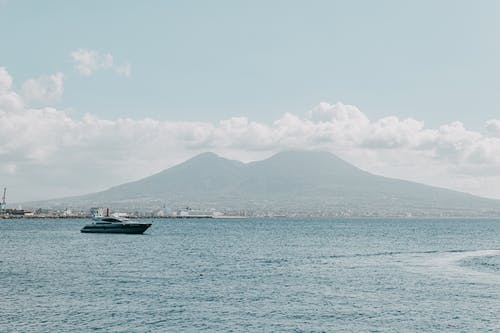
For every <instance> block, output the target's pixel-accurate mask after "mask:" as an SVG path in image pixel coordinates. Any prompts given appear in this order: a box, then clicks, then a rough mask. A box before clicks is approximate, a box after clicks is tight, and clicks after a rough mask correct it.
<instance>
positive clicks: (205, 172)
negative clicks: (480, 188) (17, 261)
mask: <svg viewBox="0 0 500 333" xmlns="http://www.w3.org/2000/svg"><path fill="white" fill-rule="evenodd" d="M40 204H41V203H40ZM45 204H49V206H73V207H91V206H101V207H102V206H107V207H114V208H116V209H135V208H141V207H142V208H154V207H161V206H163V205H166V206H167V207H171V208H173V209H176V208H179V207H186V206H190V207H195V208H198V209H209V208H213V209H217V210H220V211H242V210H244V211H245V212H249V213H250V214H256V215H258V214H262V213H270V214H287V215H316V216H367V215H371V216H405V215H415V216H492V215H499V214H500V200H493V199H487V198H481V197H477V196H473V195H471V194H467V193H462V192H457V191H452V190H448V189H443V188H438V187H432V186H427V185H423V184H418V183H414V182H410V181H405V180H399V179H392V178H387V177H382V176H377V175H374V174H371V173H369V172H366V171H363V170H361V169H359V168H357V167H355V166H354V165H352V164H349V163H348V162H346V161H344V160H342V159H340V158H338V157H337V156H335V155H334V154H331V153H327V152H316V151H286V152H281V153H278V154H276V155H274V156H272V157H270V158H268V159H265V160H262V161H257V162H251V163H242V162H239V161H234V160H229V159H225V158H222V157H220V156H218V155H216V154H214V153H203V154H201V155H198V156H196V157H193V158H191V159H189V160H187V161H185V162H183V163H181V164H178V165H176V166H173V167H171V168H169V169H166V170H164V171H161V172H159V173H157V174H154V175H152V176H149V177H146V178H143V179H141V180H138V181H134V182H130V183H126V184H122V185H119V186H115V187H112V188H110V189H108V190H105V191H102V192H98V193H93V194H88V195H83V196H78V197H71V198H64V199H59V200H52V201H49V202H45Z"/></svg>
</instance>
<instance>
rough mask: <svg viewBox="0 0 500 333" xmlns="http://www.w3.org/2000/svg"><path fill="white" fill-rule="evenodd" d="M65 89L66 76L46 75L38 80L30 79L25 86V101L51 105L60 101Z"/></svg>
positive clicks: (57, 74)
mask: <svg viewBox="0 0 500 333" xmlns="http://www.w3.org/2000/svg"><path fill="white" fill-rule="evenodd" d="M63 89H64V75H63V74H62V73H56V74H52V75H44V76H41V77H39V78H36V79H29V80H27V81H26V82H25V83H24V84H23V97H24V100H25V101H28V102H31V101H34V102H40V103H51V102H55V101H58V100H59V99H60V98H61V96H62V94H63Z"/></svg>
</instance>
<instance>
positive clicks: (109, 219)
mask: <svg viewBox="0 0 500 333" xmlns="http://www.w3.org/2000/svg"><path fill="white" fill-rule="evenodd" d="M101 221H104V222H121V221H120V220H119V219H115V218H114V217H105V218H102V219H101Z"/></svg>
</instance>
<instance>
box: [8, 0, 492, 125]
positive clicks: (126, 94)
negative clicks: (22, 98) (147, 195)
mask: <svg viewBox="0 0 500 333" xmlns="http://www.w3.org/2000/svg"><path fill="white" fill-rule="evenodd" d="M499 14H500V3H499V2H498V1H480V2H472V1H418V2H416V1H415V2H404V1H148V2H138V1H80V2H75V1H22V0H19V1H7V2H5V3H4V4H3V5H2V7H0V39H1V40H2V43H1V46H0V47H1V49H0V63H1V64H2V66H5V67H6V68H7V69H8V70H9V73H11V75H12V76H13V77H14V78H15V83H17V84H19V83H20V82H22V81H24V80H25V79H28V78H30V77H32V76H37V75H42V74H47V73H52V72H56V71H62V72H64V73H65V74H66V76H67V77H66V83H65V92H64V97H63V98H62V99H61V101H60V104H59V106H63V107H72V108H76V109H78V110H81V111H82V112H92V113H94V114H98V115H100V116H102V117H105V118H106V117H111V118H112V117H118V116H129V117H133V118H140V117H144V116H150V117H154V118H159V119H169V120H218V119H223V118H227V117H230V116H240V115H245V116H249V117H251V118H252V119H255V120H263V121H264V120H271V119H274V117H276V116H278V115H281V114H282V113H284V112H303V111H304V110H308V109H310V108H312V107H313V106H314V105H316V104H317V103H318V102H320V101H327V102H336V101H342V102H344V103H349V104H355V105H357V106H358V107H360V108H361V109H362V110H363V112H365V113H366V114H367V115H368V116H369V117H370V118H379V117H383V116H388V115H398V116H401V117H413V118H416V119H419V120H423V121H425V123H426V124H428V125H436V124H441V123H443V122H449V121H453V120H460V121H463V122H466V123H467V124H469V126H472V127H479V126H482V123H483V121H485V120H487V119H489V118H492V117H494V116H496V115H497V114H498V113H499V110H500V95H499V94H498V91H499V88H500V75H499V74H500V65H499V62H498V59H499V58H500V45H499V43H500V42H499V36H500V20H498V17H499ZM78 48H88V49H93V50H98V51H100V52H105V53H110V54H112V55H113V57H114V58H115V59H116V60H117V61H123V62H128V63H130V66H131V75H130V77H128V78H126V79H124V78H120V77H117V76H116V75H113V73H109V72H103V73H96V74H95V75H93V76H92V77H80V76H78V74H77V73H76V72H75V71H74V69H73V68H72V63H71V59H70V57H69V53H70V52H71V51H73V50H75V49H78Z"/></svg>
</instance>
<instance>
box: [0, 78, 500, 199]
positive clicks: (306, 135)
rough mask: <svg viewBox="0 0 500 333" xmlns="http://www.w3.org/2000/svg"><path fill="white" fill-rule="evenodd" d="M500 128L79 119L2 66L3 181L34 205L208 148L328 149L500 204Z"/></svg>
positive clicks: (311, 115)
mask: <svg viewBox="0 0 500 333" xmlns="http://www.w3.org/2000/svg"><path fill="white" fill-rule="evenodd" d="M56 76H57V74H56ZM61 80H62V78H61ZM61 89H62V88H61ZM55 91H57V89H55ZM24 95H25V98H27V94H26V93H25V94H24ZM45 95H47V93H45V94H44V93H42V94H41V95H39V96H45ZM48 95H50V94H48ZM56 95H57V94H56ZM40 99H41V98H40ZM49 99H50V98H49ZM497 125H498V121H496V120H490V121H488V122H486V130H485V132H484V133H481V132H478V131H471V130H468V129H467V128H466V126H465V125H464V124H463V123H460V122H452V123H449V124H443V125H442V126H439V127H437V128H426V126H425V124H424V123H423V122H421V121H418V120H415V119H411V118H409V119H400V118H398V117H394V116H391V117H385V118H382V119H377V120H370V119H369V118H368V117H367V116H366V115H365V114H364V113H363V112H361V111H360V110H359V109H358V108H357V107H355V106H352V105H345V104H342V103H336V104H329V103H320V104H319V105H318V106H317V107H315V108H313V109H312V110H310V111H308V112H305V113H304V115H295V114H291V113H285V114H284V115H283V116H281V117H279V118H278V119H276V120H275V121H273V122H269V123H262V122H256V121H252V120H251V119H249V118H247V117H233V118H229V119H225V120H220V121H218V122H178V121H176V122H173V121H160V120H156V119H151V118H144V119H138V120H134V119H129V118H119V119H102V118H100V117H98V116H96V115H92V114H85V115H84V116H83V117H81V118H74V117H72V116H71V115H70V114H69V113H67V112H65V111H64V110H60V109H56V108H52V107H43V108H31V107H26V106H25V103H24V101H23V99H22V98H21V97H20V96H19V95H18V94H17V93H16V92H14V91H13V90H12V78H11V77H10V75H9V74H8V72H7V71H6V70H5V69H4V68H0V179H5V180H6V181H7V182H9V181H11V183H10V184H6V185H9V186H11V187H17V188H18V189H19V191H21V193H22V194H20V195H19V199H26V200H28V199H40V198H44V197H46V196H50V197H57V196H64V195H70V194H80V193H85V192H91V191H95V190H102V189H105V188H107V187H109V186H112V185H116V184H120V183H122V182H125V181H130V180H134V179H137V178H141V177H145V176H148V175H150V174H151V173H154V172H157V171H160V170H162V169H164V168H166V167H169V166H172V165H173V164H176V163H179V162H181V161H183V160H185V159H187V158H189V157H192V156H193V155H195V154H197V153H200V152H204V151H214V152H216V153H219V154H221V155H223V156H226V157H229V158H235V159H240V160H244V161H249V160H255V159H261V158H265V157H268V156H270V155H271V154H273V153H275V152H278V151H281V150H286V149H320V150H326V151H330V152H333V153H336V154H338V155H340V156H341V157H343V158H345V159H347V160H348V161H350V162H351V163H353V164H355V165H357V166H359V167H361V168H363V169H365V170H368V171H371V172H374V173H377V174H382V175H385V176H392V177H399V178H405V179H410V180H414V181H420V182H424V183H428V184H433V185H439V186H444V187H450V188H455V189H458V190H464V191H469V192H473V193H475V194H480V195H485V196H496V197H500V192H499V191H498V188H500V137H499V136H494V135H492V133H497V132H496V130H497V129H498V128H499V127H498V126H497ZM61 184H63V185H61ZM0 185H2V184H0ZM47 193H49V194H48V195H47Z"/></svg>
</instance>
